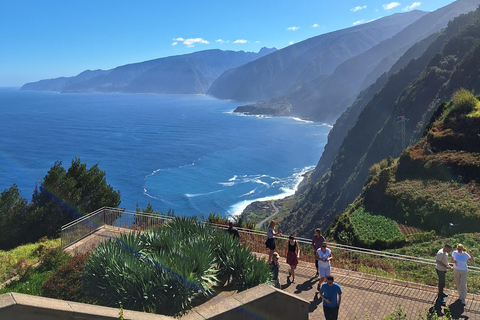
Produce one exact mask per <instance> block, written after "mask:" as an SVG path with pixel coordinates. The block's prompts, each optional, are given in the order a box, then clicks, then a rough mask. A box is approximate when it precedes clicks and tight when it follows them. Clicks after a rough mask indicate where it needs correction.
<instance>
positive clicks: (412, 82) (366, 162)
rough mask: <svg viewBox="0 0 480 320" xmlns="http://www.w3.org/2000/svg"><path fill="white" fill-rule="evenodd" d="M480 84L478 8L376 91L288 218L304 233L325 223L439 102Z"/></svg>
mask: <svg viewBox="0 0 480 320" xmlns="http://www.w3.org/2000/svg"><path fill="white" fill-rule="evenodd" d="M478 86H480V10H477V11H475V12H472V13H470V14H466V15H462V16H460V17H459V18H456V19H455V20H453V21H452V22H450V23H449V24H448V27H447V28H446V29H445V30H444V31H442V32H441V33H439V34H438V35H437V36H436V38H435V40H433V41H432V42H431V43H430V44H429V45H428V47H427V49H426V50H425V51H424V52H423V54H421V55H420V56H419V57H418V58H417V59H413V60H411V61H410V62H409V63H408V64H407V65H406V66H405V67H404V68H403V69H401V70H399V71H398V72H396V73H394V74H392V75H391V76H390V77H389V78H388V81H387V82H386V83H385V84H384V85H383V87H381V89H380V90H378V91H376V92H375V94H373V97H372V98H371V99H370V100H369V101H368V103H366V104H365V105H364V107H363V108H361V111H360V112H359V115H358V119H357V121H356V122H355V124H354V125H353V126H351V127H350V129H349V131H348V134H347V135H346V136H345V138H344V139H343V141H342V143H341V145H340V148H339V151H338V153H337V155H336V156H335V157H334V159H333V161H332V165H331V166H330V170H328V171H326V174H324V175H320V174H319V173H316V172H314V173H313V175H312V176H313V177H316V178H315V179H311V181H312V182H311V183H310V184H309V185H308V186H307V187H306V188H304V190H306V191H305V193H304V194H302V195H299V196H298V197H299V199H301V200H299V202H298V203H297V206H296V208H295V210H294V213H293V214H292V215H291V217H289V218H287V219H286V220H285V224H287V225H289V226H290V227H292V228H295V226H300V227H299V228H298V231H299V232H300V233H301V234H310V233H311V232H312V229H313V228H314V227H315V226H321V227H324V228H325V227H327V226H328V225H329V224H330V223H331V222H332V221H333V219H334V218H335V216H336V215H337V214H339V213H340V212H342V211H343V210H344V209H345V208H346V207H347V205H348V204H350V203H352V201H353V200H354V199H355V198H356V197H357V196H358V195H359V194H360V192H361V190H362V187H363V186H364V183H365V180H366V178H367V176H368V170H369V168H370V167H371V166H372V165H373V164H374V163H376V162H379V161H380V160H382V159H384V158H387V157H390V156H391V157H398V156H399V155H400V153H401V152H402V150H404V149H405V147H407V146H408V145H411V144H413V143H416V142H417V141H418V140H419V139H420V137H421V136H422V133H423V131H424V128H425V125H426V124H427V122H428V120H429V119H430V118H431V116H432V114H433V113H434V112H435V110H436V109H437V107H438V105H439V104H440V102H441V101H446V100H448V99H449V98H450V97H451V95H452V93H453V92H454V91H456V90H458V89H459V88H461V87H463V88H466V89H468V90H474V89H475V88H477V89H478ZM370 94H371V93H370ZM366 95H368V93H367V94H366ZM317 169H318V170H325V168H317ZM317 169H316V170H317ZM320 176H321V178H319V177H320ZM282 228H286V227H284V226H283V225H282Z"/></svg>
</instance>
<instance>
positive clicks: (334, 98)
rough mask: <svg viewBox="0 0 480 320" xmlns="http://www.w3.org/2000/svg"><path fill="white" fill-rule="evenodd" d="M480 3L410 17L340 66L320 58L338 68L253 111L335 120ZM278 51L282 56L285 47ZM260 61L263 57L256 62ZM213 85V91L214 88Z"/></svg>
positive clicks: (460, 3) (471, 0) (459, 3)
mask: <svg viewBox="0 0 480 320" xmlns="http://www.w3.org/2000/svg"><path fill="white" fill-rule="evenodd" d="M479 5H480V1H478V0H463V1H456V2H454V3H452V4H450V5H448V6H446V7H443V8H440V9H438V10H436V11H434V12H431V13H429V14H426V15H423V13H422V14H418V19H415V20H414V21H411V22H409V20H408V19H406V20H405V22H407V21H408V22H409V24H408V25H405V28H402V30H399V32H398V33H396V34H394V35H392V36H391V37H388V38H386V39H384V41H381V42H379V43H378V44H376V45H374V46H373V47H371V48H369V49H368V50H365V51H364V52H357V54H356V55H352V56H351V57H350V58H349V59H346V60H345V61H343V62H341V63H339V64H337V65H335V64H332V63H331V62H328V61H327V60H323V61H320V60H318V61H316V62H318V63H323V64H327V63H330V65H331V66H335V69H334V70H333V72H330V73H329V72H323V73H320V72H317V75H316V76H315V77H312V78H302V80H303V81H298V80H297V81H296V82H295V86H290V87H288V88H286V87H283V88H282V87H281V86H278V88H282V89H283V90H284V92H283V93H281V92H277V93H278V95H280V94H281V95H282V100H283V101H284V102H285V104H284V107H283V108H282V106H281V105H279V104H278V103H277V99H276V100H273V101H271V103H269V101H262V102H261V103H256V104H253V106H250V108H249V109H250V113H261V112H260V110H255V108H254V107H256V106H258V107H259V109H262V110H268V108H267V106H268V105H269V104H270V105H271V108H270V110H269V114H272V115H289V116H296V117H301V118H308V119H312V120H317V121H324V122H328V123H333V122H335V120H336V119H337V118H338V117H339V116H340V115H341V114H342V113H343V112H344V111H345V110H346V109H347V108H348V107H349V106H351V105H352V103H354V102H355V100H356V99H357V97H358V95H359V93H360V92H361V91H362V90H365V89H367V88H368V87H369V86H370V85H372V84H373V83H374V82H375V81H376V80H377V79H378V78H379V77H380V76H382V74H384V73H385V72H388V71H389V70H390V69H391V68H392V67H393V66H394V65H395V64H396V63H397V61H398V60H399V59H400V58H401V57H402V56H403V55H404V54H405V53H406V52H407V50H408V49H409V48H411V47H412V46H413V45H414V44H415V43H417V42H419V41H422V40H424V39H425V38H428V37H429V36H430V35H432V34H433V33H436V32H438V31H440V30H441V29H442V28H444V27H446V26H447V23H448V21H450V20H452V19H453V18H454V17H456V16H458V15H460V14H462V13H467V12H470V11H473V10H475V9H476V8H477V7H478V6H479ZM411 14H414V13H411ZM415 14H417V13H415ZM402 17H404V16H402ZM392 18H394V16H392ZM379 22H381V21H379ZM369 24H370V23H368V24H367V25H369ZM379 27H381V26H379ZM347 30H349V29H347ZM352 31H353V30H352ZM345 45H346V44H345ZM333 49H334V48H332V50H333ZM275 54H276V55H281V54H282V50H279V51H278V52H276V53H275ZM417 54H419V53H417ZM411 58H413V56H411ZM408 61H409V60H406V59H403V63H404V64H403V65H402V66H398V65H397V67H396V69H397V70H398V68H400V67H403V66H404V65H405V64H406V63H407V62H408ZM259 62H261V60H259V61H257V62H256V63H259ZM312 63H313V62H312ZM397 64H398V63H397ZM311 65H312V64H310V65H309V68H311ZM245 68H247V66H243V67H242V69H245ZM222 79H223V77H220V78H219V79H218V80H217V81H215V82H214V84H213V86H215V85H217V83H218V82H220V81H222ZM265 81H267V80H265ZM213 86H212V89H210V90H209V92H212V91H213V88H214V87H213ZM233 88H235V87H232V88H231V90H233ZM259 88H260V87H259ZM259 90H260V89H259ZM237 93H238V92H236V93H235V94H237ZM231 97H233V95H232V96H231ZM235 97H236V96H235ZM255 98H258V97H255ZM251 100H254V99H251ZM287 109H288V111H287ZM237 111H238V112H241V111H242V109H241V108H239V109H238V110H237Z"/></svg>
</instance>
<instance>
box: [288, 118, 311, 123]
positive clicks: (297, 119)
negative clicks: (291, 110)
mask: <svg viewBox="0 0 480 320" xmlns="http://www.w3.org/2000/svg"><path fill="white" fill-rule="evenodd" d="M291 118H292V119H293V120H295V121H299V122H306V123H313V121H312V120H305V119H301V118H297V117H291Z"/></svg>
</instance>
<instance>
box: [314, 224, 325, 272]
mask: <svg viewBox="0 0 480 320" xmlns="http://www.w3.org/2000/svg"><path fill="white" fill-rule="evenodd" d="M324 242H325V237H324V236H323V235H322V230H320V228H316V229H315V234H314V235H313V238H312V247H313V256H316V254H317V250H318V249H320V248H321V246H322V243H324ZM315 270H316V273H315V277H318V260H317V259H315Z"/></svg>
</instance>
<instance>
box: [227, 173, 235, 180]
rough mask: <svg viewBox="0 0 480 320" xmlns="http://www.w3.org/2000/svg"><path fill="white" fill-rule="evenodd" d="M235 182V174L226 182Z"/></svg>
mask: <svg viewBox="0 0 480 320" xmlns="http://www.w3.org/2000/svg"><path fill="white" fill-rule="evenodd" d="M235 180H237V175H236V174H235V175H233V177H232V178H230V179H228V181H235Z"/></svg>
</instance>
